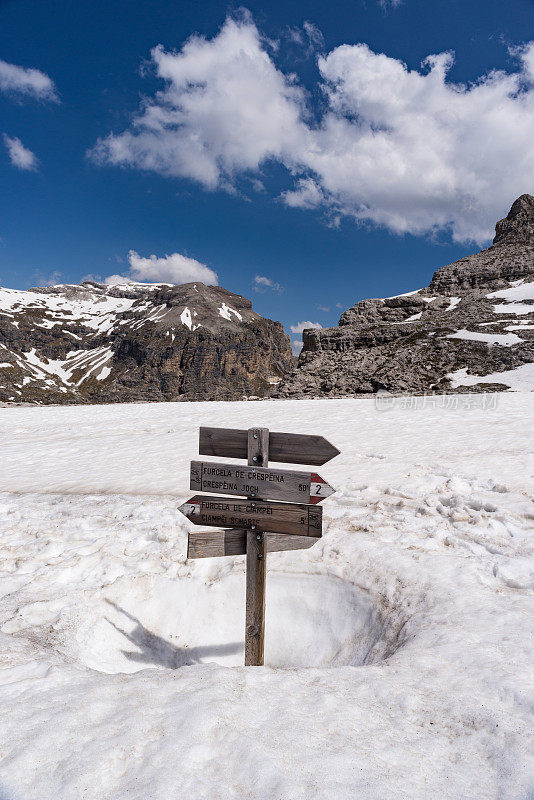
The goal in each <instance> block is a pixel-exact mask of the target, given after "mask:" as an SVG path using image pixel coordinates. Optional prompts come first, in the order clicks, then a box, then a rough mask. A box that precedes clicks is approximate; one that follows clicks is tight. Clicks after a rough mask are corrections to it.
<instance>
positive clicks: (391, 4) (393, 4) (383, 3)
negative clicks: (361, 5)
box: [378, 0, 402, 11]
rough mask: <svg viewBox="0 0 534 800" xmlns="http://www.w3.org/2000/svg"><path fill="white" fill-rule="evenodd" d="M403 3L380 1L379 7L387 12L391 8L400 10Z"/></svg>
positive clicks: (399, 1) (400, 1)
mask: <svg viewBox="0 0 534 800" xmlns="http://www.w3.org/2000/svg"><path fill="white" fill-rule="evenodd" d="M401 3H402V0H378V5H379V6H380V7H381V8H383V9H384V11H387V10H388V9H390V8H398V7H399V6H400V5H401Z"/></svg>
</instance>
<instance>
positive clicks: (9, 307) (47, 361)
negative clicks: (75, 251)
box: [0, 281, 293, 403]
mask: <svg viewBox="0 0 534 800" xmlns="http://www.w3.org/2000/svg"><path fill="white" fill-rule="evenodd" d="M292 363H293V357H292V355H291V348H290V343H289V337H288V336H286V334H285V333H284V330H283V328H282V325H281V324H280V323H279V322H273V321H272V320H269V319H265V318H263V317H261V316H260V315H259V314H256V313H255V312H254V311H253V309H252V304H251V302H250V300H247V299H246V298H244V297H241V296H240V295H236V294H232V293H231V292H228V291H226V290H225V289H222V288H221V287H219V286H205V285H204V284H202V283H196V284H194V283H187V284H182V285H180V286H174V285H171V284H154V285H147V284H121V285H120V286H105V285H103V284H99V283H95V282H91V281H87V282H84V283H82V284H80V285H72V286H70V285H64V286H54V287H51V288H47V289H30V290H29V291H27V292H24V291H17V290H12V289H0V401H4V402H30V403H57V402H59V403H87V402H89V403H92V402H95V403H96V402H98V403H107V402H125V401H135V400H142V401H157V400H181V399H184V400H228V399H241V398H242V397H246V396H251V395H253V396H260V397H266V396H269V395H270V394H271V393H272V391H273V389H274V388H275V387H276V385H277V384H278V382H279V381H280V379H281V377H282V376H283V375H284V373H285V372H287V370H288V369H289V368H290V367H291V366H292Z"/></svg>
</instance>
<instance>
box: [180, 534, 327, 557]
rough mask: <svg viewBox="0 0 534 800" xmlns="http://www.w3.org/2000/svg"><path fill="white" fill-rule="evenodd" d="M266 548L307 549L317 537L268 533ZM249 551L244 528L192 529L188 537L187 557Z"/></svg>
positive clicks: (242, 553)
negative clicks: (219, 529) (220, 529)
mask: <svg viewBox="0 0 534 800" xmlns="http://www.w3.org/2000/svg"><path fill="white" fill-rule="evenodd" d="M264 535H265V539H266V544H265V550H266V552H267V553H278V552H282V551H285V550H305V549H307V548H308V547H312V545H314V544H315V542H316V541H317V539H315V538H314V537H312V536H290V535H287V534H286V535H285V536H284V535H283V534H280V533H266V534H264ZM246 553H247V533H246V531H243V530H222V531H190V533H189V535H188V539H187V558H214V557H216V556H244V555H246Z"/></svg>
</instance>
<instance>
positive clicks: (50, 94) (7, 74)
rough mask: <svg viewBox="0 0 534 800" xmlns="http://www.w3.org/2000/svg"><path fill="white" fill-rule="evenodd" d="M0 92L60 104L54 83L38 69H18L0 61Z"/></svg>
mask: <svg viewBox="0 0 534 800" xmlns="http://www.w3.org/2000/svg"><path fill="white" fill-rule="evenodd" d="M0 91H1V92H6V94H12V95H15V96H18V97H30V98H33V99H35V100H49V101H53V102H58V101H59V98H58V95H57V91H56V87H55V85H54V81H53V80H52V79H51V78H49V77H48V75H46V74H45V73H44V72H41V71H40V70H38V69H29V68H27V67H18V66H17V65H16V64H8V63H7V62H6V61H1V60H0Z"/></svg>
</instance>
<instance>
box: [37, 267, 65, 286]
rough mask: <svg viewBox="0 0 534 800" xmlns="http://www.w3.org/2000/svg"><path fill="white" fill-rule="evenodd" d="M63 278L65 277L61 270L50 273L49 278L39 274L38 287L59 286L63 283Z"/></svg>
mask: <svg viewBox="0 0 534 800" xmlns="http://www.w3.org/2000/svg"><path fill="white" fill-rule="evenodd" d="M62 276H63V273H62V272H59V270H54V271H53V272H51V273H50V275H49V276H48V277H47V278H45V277H43V276H42V275H40V274H39V273H37V281H36V285H37V286H42V287H45V286H57V285H58V284H60V283H61V278H62Z"/></svg>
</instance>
